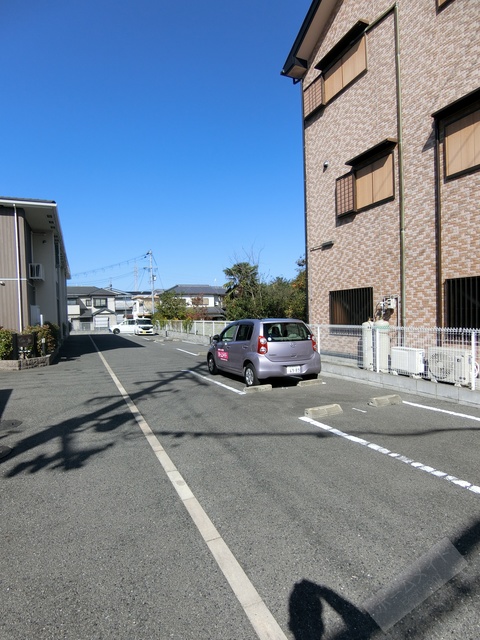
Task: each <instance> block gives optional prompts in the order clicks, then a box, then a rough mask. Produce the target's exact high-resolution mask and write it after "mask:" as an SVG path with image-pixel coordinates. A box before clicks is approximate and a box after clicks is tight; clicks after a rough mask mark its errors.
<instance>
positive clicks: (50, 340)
mask: <svg viewBox="0 0 480 640" xmlns="http://www.w3.org/2000/svg"><path fill="white" fill-rule="evenodd" d="M22 333H23V334H32V335H33V337H34V346H33V349H32V353H30V354H29V357H31V358H32V357H36V356H41V355H43V352H42V339H43V338H45V355H48V354H49V353H53V352H54V351H55V349H56V348H57V346H58V341H59V337H60V328H59V327H58V326H57V325H56V324H52V323H51V322H45V324H44V325H43V326H39V325H35V326H34V327H26V328H25V329H24V330H23V331H22Z"/></svg>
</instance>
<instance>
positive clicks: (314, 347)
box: [310, 334, 318, 351]
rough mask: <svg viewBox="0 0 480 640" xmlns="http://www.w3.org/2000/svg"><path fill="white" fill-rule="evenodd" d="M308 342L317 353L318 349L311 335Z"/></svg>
mask: <svg viewBox="0 0 480 640" xmlns="http://www.w3.org/2000/svg"><path fill="white" fill-rule="evenodd" d="M310 340H311V341H312V347H313V350H314V351H318V347H317V341H316V340H315V338H314V337H313V334H312V335H310Z"/></svg>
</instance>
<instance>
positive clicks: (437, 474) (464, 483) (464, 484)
mask: <svg viewBox="0 0 480 640" xmlns="http://www.w3.org/2000/svg"><path fill="white" fill-rule="evenodd" d="M299 420H303V421H304V422H308V423H310V424H311V425H313V426H314V427H318V428H319V429H323V430H324V431H328V432H329V433H332V434H333V435H335V436H340V437H341V438H345V439H346V440H351V441H352V442H356V443H357V444H361V445H363V446H365V447H368V448H369V449H373V450H374V451H378V453H383V454H384V455H387V456H389V457H390V458H394V459H395V460H400V462H404V463H405V464H408V465H410V466H411V467H413V468H415V469H420V471H425V472H426V473H429V474H430V475H432V476H435V477H437V478H443V479H445V480H448V481H449V482H452V483H453V484H456V485H458V486H459V487H462V488H463V489H468V490H469V491H471V492H472V493H478V494H480V487H478V486H476V485H474V484H472V483H471V482H467V481H466V480H460V479H459V478H456V477H455V476H451V475H448V474H446V473H445V472H444V471H438V469H434V468H433V467H429V466H427V465H425V464H423V463H422V462H415V461H414V460H411V459H410V458H407V457H406V456H402V455H400V454H399V453H394V452H393V451H390V450H389V449H385V447H381V446H380V445H378V444H375V443H373V442H368V440H363V438H357V437H356V436H352V435H350V434H349V433H345V432H343V431H340V430H339V429H334V428H333V427H329V426H328V424H323V423H322V422H317V421H316V420H313V419H312V418H307V417H306V416H300V418H299Z"/></svg>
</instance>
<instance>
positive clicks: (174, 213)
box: [0, 0, 311, 290]
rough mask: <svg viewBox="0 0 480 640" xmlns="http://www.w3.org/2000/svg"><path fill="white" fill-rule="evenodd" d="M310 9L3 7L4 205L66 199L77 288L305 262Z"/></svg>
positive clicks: (108, 0) (306, 1)
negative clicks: (298, 76)
mask: <svg viewBox="0 0 480 640" xmlns="http://www.w3.org/2000/svg"><path fill="white" fill-rule="evenodd" d="M310 3H311V0H242V2H228V1H227V2H226V1H225V0H205V1H204V2H198V1H195V0H190V1H189V2H171V1H167V0H82V1H81V2H74V1H65V0H42V2H39V1H38V0H15V2H13V3H7V2H4V3H2V10H1V14H0V15H1V19H2V29H3V33H4V38H3V47H2V65H1V73H2V76H3V82H2V84H3V87H4V91H3V99H2V114H3V115H2V125H3V126H2V154H1V161H0V162H1V172H0V175H1V188H0V194H1V195H3V196H11V197H20V198H40V199H47V200H55V201H56V202H57V204H58V209H59V215H60V221H61V225H62V231H63V236H64V240H65V245H66V250H67V255H68V260H69V264H70V270H71V273H72V279H71V280H70V281H69V283H68V284H69V285H80V284H88V285H95V286H99V287H103V286H109V285H110V284H112V286H113V287H115V288H120V289H122V288H123V289H127V290H128V289H133V288H134V287H135V285H137V287H138V288H141V289H149V288H150V286H151V285H150V282H149V272H148V270H147V269H146V267H148V264H149V261H148V259H146V258H144V257H143V256H145V255H146V253H147V252H148V251H152V253H153V257H154V267H155V268H156V269H157V271H156V276H157V280H156V283H155V286H156V287H157V288H168V287H170V286H173V285H175V284H180V283H182V284H186V283H190V284H210V285H222V284H224V282H225V276H224V273H223V270H224V269H225V268H226V267H229V266H231V265H232V264H234V263H235V262H237V261H240V260H255V261H258V264H259V271H260V273H261V275H262V276H263V277H264V278H265V279H267V280H269V279H271V278H274V277H277V276H283V277H285V278H292V277H294V276H295V274H296V269H297V267H296V260H297V259H298V258H299V257H301V256H302V255H303V253H304V218H303V166H302V163H303V161H302V127H301V105H300V93H299V91H300V87H299V86H294V85H293V84H292V81H291V80H289V79H287V78H283V77H281V76H280V70H281V68H282V66H283V63H284V61H285V59H286V57H287V55H288V53H289V51H290V48H291V46H292V44H293V41H294V39H295V37H296V35H297V33H298V30H299V28H300V26H301V23H302V21H303V19H304V17H305V15H306V13H307V11H308V8H309V6H310Z"/></svg>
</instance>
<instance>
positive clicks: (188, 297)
mask: <svg viewBox="0 0 480 640" xmlns="http://www.w3.org/2000/svg"><path fill="white" fill-rule="evenodd" d="M167 291H171V292H173V293H175V295H176V296H178V297H179V298H183V299H184V300H185V302H186V304H187V308H192V307H196V308H198V309H199V310H200V311H201V312H202V313H203V314H204V316H205V318H208V319H209V320H224V319H225V313H224V309H223V301H224V298H225V293H226V291H225V289H224V288H223V287H212V286H210V285H208V284H177V285H175V286H174V287H171V288H170V289H167Z"/></svg>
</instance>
